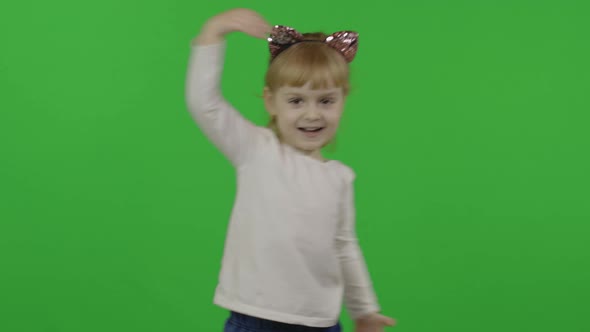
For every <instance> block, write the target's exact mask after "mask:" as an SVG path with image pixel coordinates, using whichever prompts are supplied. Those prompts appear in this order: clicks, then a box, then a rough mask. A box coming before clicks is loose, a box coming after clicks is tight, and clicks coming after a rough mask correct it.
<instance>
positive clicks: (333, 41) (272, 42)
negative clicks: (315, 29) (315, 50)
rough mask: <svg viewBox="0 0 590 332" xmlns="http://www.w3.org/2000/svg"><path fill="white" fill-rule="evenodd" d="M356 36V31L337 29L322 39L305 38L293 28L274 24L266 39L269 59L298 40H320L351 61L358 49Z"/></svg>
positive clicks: (357, 36) (298, 41)
mask: <svg viewBox="0 0 590 332" xmlns="http://www.w3.org/2000/svg"><path fill="white" fill-rule="evenodd" d="M358 38H359V34H358V33H357V32H354V31H338V32H334V33H333V34H331V35H329V36H328V37H326V39H325V40H323V41H322V40H306V39H305V37H303V35H302V34H301V33H299V32H298V31H297V30H295V29H293V28H290V27H287V26H284V25H275V26H274V27H273V28H272V30H271V32H270V37H268V38H267V40H268V46H269V49H270V61H272V60H273V59H274V58H276V57H277V55H279V54H280V53H281V52H282V51H284V50H286V49H287V48H289V46H291V45H293V44H297V43H300V42H322V43H325V44H326V45H328V46H330V47H332V48H334V49H336V50H337V51H338V52H340V53H341V54H342V55H343V56H344V58H345V59H346V61H347V62H351V61H352V60H353V59H354V56H355V55H356V51H357V50H358Z"/></svg>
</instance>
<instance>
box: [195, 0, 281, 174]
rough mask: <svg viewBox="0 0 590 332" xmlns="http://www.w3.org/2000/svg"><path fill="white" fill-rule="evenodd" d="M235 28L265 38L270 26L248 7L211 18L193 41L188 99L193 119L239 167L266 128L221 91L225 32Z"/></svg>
mask: <svg viewBox="0 0 590 332" xmlns="http://www.w3.org/2000/svg"><path fill="white" fill-rule="evenodd" d="M268 29H270V27H269V28H268ZM232 31H243V32H245V33H248V34H250V35H255V36H257V37H261V38H262V37H263V36H265V31H266V28H264V21H261V18H260V17H259V16H258V15H257V14H256V13H254V12H251V11H249V10H246V9H237V10H231V11H228V12H224V13H222V14H220V15H217V16H215V17H213V18H212V19H210V20H209V21H208V22H207V23H206V24H205V25H204V26H203V28H202V29H201V32H200V34H199V36H197V37H196V38H195V39H193V40H192V41H191V53H190V59H189V64H188V70H187V76H186V85H185V99H186V104H187V107H188V110H189V112H190V114H191V116H192V118H193V119H194V121H195V122H196V123H197V125H198V126H199V127H200V128H201V130H202V131H203V133H204V134H205V136H207V138H209V140H210V141H211V142H212V143H213V144H214V145H215V146H216V147H217V148H218V149H219V150H220V151H221V152H222V153H223V154H224V155H225V156H226V157H227V158H228V159H229V160H230V161H231V163H232V164H233V165H234V166H236V167H238V166H240V165H241V164H243V163H244V162H245V160H246V158H247V157H248V156H249V155H251V151H252V149H253V148H254V147H255V145H256V144H257V143H258V141H259V139H260V138H261V137H262V131H261V130H260V128H258V127H257V126H256V125H255V124H253V123H252V122H250V121H249V120H247V119H246V118H245V117H244V116H243V115H242V114H240V113H239V112H238V111H237V110H236V109H235V108H234V107H233V106H232V105H231V104H230V103H229V102H228V101H227V100H225V98H224V97H223V96H222V93H221V76H222V72H223V65H224V58H225V49H226V40H225V35H226V34H227V33H229V32H232Z"/></svg>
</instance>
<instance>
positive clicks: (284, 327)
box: [230, 311, 341, 332]
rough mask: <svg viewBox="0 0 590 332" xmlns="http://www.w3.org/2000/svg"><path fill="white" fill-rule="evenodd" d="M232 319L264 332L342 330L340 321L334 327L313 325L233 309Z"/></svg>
mask: <svg viewBox="0 0 590 332" xmlns="http://www.w3.org/2000/svg"><path fill="white" fill-rule="evenodd" d="M230 319H231V320H232V321H233V322H234V323H235V324H236V325H239V326H241V327H244V328H247V329H252V330H255V331H259V330H260V331H261V332H262V331H264V332H278V331H280V332H340V331H341V330H340V323H338V324H336V325H334V326H332V327H312V326H304V325H294V324H287V323H282V322H276V321H272V320H268V319H263V318H258V317H253V316H249V315H245V314H241V313H239V312H235V311H231V316H230Z"/></svg>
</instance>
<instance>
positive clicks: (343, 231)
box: [336, 170, 381, 320]
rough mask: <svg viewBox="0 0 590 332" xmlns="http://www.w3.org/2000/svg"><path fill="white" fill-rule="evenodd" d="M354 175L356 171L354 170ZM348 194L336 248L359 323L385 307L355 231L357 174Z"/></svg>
mask: <svg viewBox="0 0 590 332" xmlns="http://www.w3.org/2000/svg"><path fill="white" fill-rule="evenodd" d="M351 172H352V170H351ZM351 178H352V179H349V183H348V184H347V187H346V191H345V200H344V210H343V212H344V214H343V218H342V220H341V221H342V222H341V224H340V228H339V229H338V233H337V236H336V248H337V250H338V255H339V258H340V265H341V268H342V273H343V276H344V301H345V305H346V308H347V310H348V313H349V316H350V317H351V318H352V319H353V320H357V319H359V318H361V317H363V316H365V315H367V314H371V313H378V312H380V310H381V308H380V306H379V304H378V302H377V296H376V294H375V292H374V290H373V284H372V281H371V278H370V275H369V271H368V268H367V265H366V263H365V259H364V257H363V254H362V251H361V248H360V246H359V244H358V238H357V235H356V231H355V219H356V209H355V202H354V183H353V181H354V172H352V176H351Z"/></svg>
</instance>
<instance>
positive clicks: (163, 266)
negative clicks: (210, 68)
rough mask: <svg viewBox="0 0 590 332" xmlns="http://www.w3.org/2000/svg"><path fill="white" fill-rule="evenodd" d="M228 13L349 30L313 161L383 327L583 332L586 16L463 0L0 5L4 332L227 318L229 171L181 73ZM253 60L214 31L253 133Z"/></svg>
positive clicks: (589, 291)
mask: <svg viewBox="0 0 590 332" xmlns="http://www.w3.org/2000/svg"><path fill="white" fill-rule="evenodd" d="M234 7H248V8H252V9H254V10H256V11H258V12H259V13H261V14H262V15H263V16H264V17H265V18H267V20H268V21H269V23H271V24H284V25H289V26H293V27H295V28H296V29H298V30H299V31H302V32H307V31H316V30H319V31H324V32H328V33H331V32H334V31H338V30H345V29H350V30H356V31H358V32H359V33H360V48H359V52H358V55H357V58H356V59H355V61H354V62H353V63H352V75H353V79H352V86H353V90H352V94H351V96H350V97H349V101H348V104H347V105H346V110H345V115H344V118H343V120H342V121H343V122H342V125H341V129H340V131H339V134H338V141H337V146H336V150H335V151H332V152H329V151H328V152H327V153H326V157H328V158H332V159H339V160H341V161H343V162H345V163H346V164H348V165H350V166H351V167H353V168H354V169H355V171H356V173H357V181H356V197H357V198H356V201H357V232H358V236H359V240H360V244H361V248H362V250H363V254H364V255H365V258H366V261H367V264H368V267H369V270H370V273H371V276H372V280H373V282H374V286H375V290H376V292H377V296H378V298H379V303H380V304H381V306H382V307H383V313H384V314H385V315H387V316H390V317H394V318H396V319H397V320H398V322H399V323H398V326H397V327H395V328H393V329H390V328H388V329H387V330H397V331H400V332H401V331H405V332H410V331H412V332H426V331H428V332H430V331H441V332H442V331H449V332H450V331H452V332H461V331H465V332H467V331H469V332H473V331H478V332H486V331H514V332H522V331H535V332H541V331H560V332H561V331H563V332H578V331H580V332H581V331H588V320H587V319H588V317H589V316H588V313H589V312H590V311H589V310H590V304H589V300H590V282H589V281H590V264H589V261H590V260H589V259H590V244H589V242H590V241H588V238H589V235H590V227H589V225H588V224H589V222H590V193H589V189H588V188H589V186H590V176H589V174H588V171H589V170H590V158H589V156H588V151H589V145H590V144H589V143H590V134H589V130H588V127H589V120H590V117H589V116H588V110H590V100H589V96H588V90H589V86H590V77H589V73H590V70H589V65H588V59H590V54H589V53H590V52H589V51H590V47H589V40H588V32H590V29H589V28H590V24H589V23H588V22H589V21H588V16H589V14H590V10H589V9H590V6H589V5H588V2H585V1H457V0H453V1H389V2H387V1H363V2H354V1H348V2H346V1H338V2H335V1H309V0H304V1H297V2H285V1H262V0H260V1H210V2H205V1H164V0H159V1H113V0H109V1H101V2H97V1H93V2H80V1H33V2H21V3H16V2H11V3H4V2H3V3H2V5H0V35H1V38H0V39H1V44H0V48H1V51H0V93H1V98H0V109H1V113H0V116H1V117H0V142H1V143H0V148H1V150H0V151H1V155H0V170H1V172H0V188H1V189H0V194H1V197H0V204H1V205H0V209H1V210H0V218H1V219H0V264H1V265H0V330H1V331H6V332H21V331H26V332H41V331H43V332H50V331H51V332H53V331H59V332H80V331H84V332H94V331H97V332H98V331H110V332H116V331H125V332H129V331H142V332H147V331H177V332H180V331H198V332H201V331H222V329H223V324H224V321H225V319H226V318H227V316H228V311H227V310H225V309H222V308H219V307H216V306H214V305H213V303H212V300H213V294H214V289H215V286H216V284H217V277H218V273H219V269H220V263H221V258H222V253H223V245H224V240H225V231H226V228H227V224H228V219H229V216H230V211H231V208H232V203H233V199H234V195H235V173H234V170H233V168H232V167H231V165H230V164H229V162H228V161H227V160H226V159H225V158H224V157H223V156H222V155H221V153H219V152H218V151H217V150H216V149H215V148H214V147H213V146H212V144H210V142H209V141H208V140H207V139H206V137H204V136H203V134H202V133H201V132H200V130H199V129H198V128H197V127H196V125H195V124H194V123H193V121H192V119H191V118H190V116H189V114H188V111H187V109H186V105H185V101H184V83H185V81H184V80H185V74H186V69H187V63H188V56H189V51H190V48H189V44H190V41H191V39H192V38H193V37H194V36H196V35H197V34H198V31H199V29H200V27H201V25H202V24H203V23H204V22H205V20H206V19H207V18H209V17H211V16H212V15H215V14H217V13H219V12H221V11H223V10H226V9H230V8H234ZM267 61H268V49H267V45H266V43H265V41H263V40H259V39H253V38H251V37H249V36H247V35H245V34H241V33H235V34H231V35H229V36H228V49H227V57H226V66H225V71H224V77H223V91H224V95H225V97H226V98H227V99H228V100H229V101H230V102H231V103H232V104H233V105H234V106H235V107H236V108H238V109H239V110H240V111H241V112H242V113H243V114H244V115H246V116H247V117H248V118H249V119H251V120H252V121H254V122H255V123H257V124H260V125H264V124H266V121H267V116H266V114H265V112H264V109H263V103H262V101H261V99H260V98H259V95H260V94H261V91H262V84H263V83H262V82H263V75H264V71H265V68H266V64H267ZM342 322H343V324H344V327H345V329H344V330H345V331H353V325H352V322H351V321H350V318H349V317H348V316H347V313H346V311H344V310H343V314H342Z"/></svg>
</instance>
